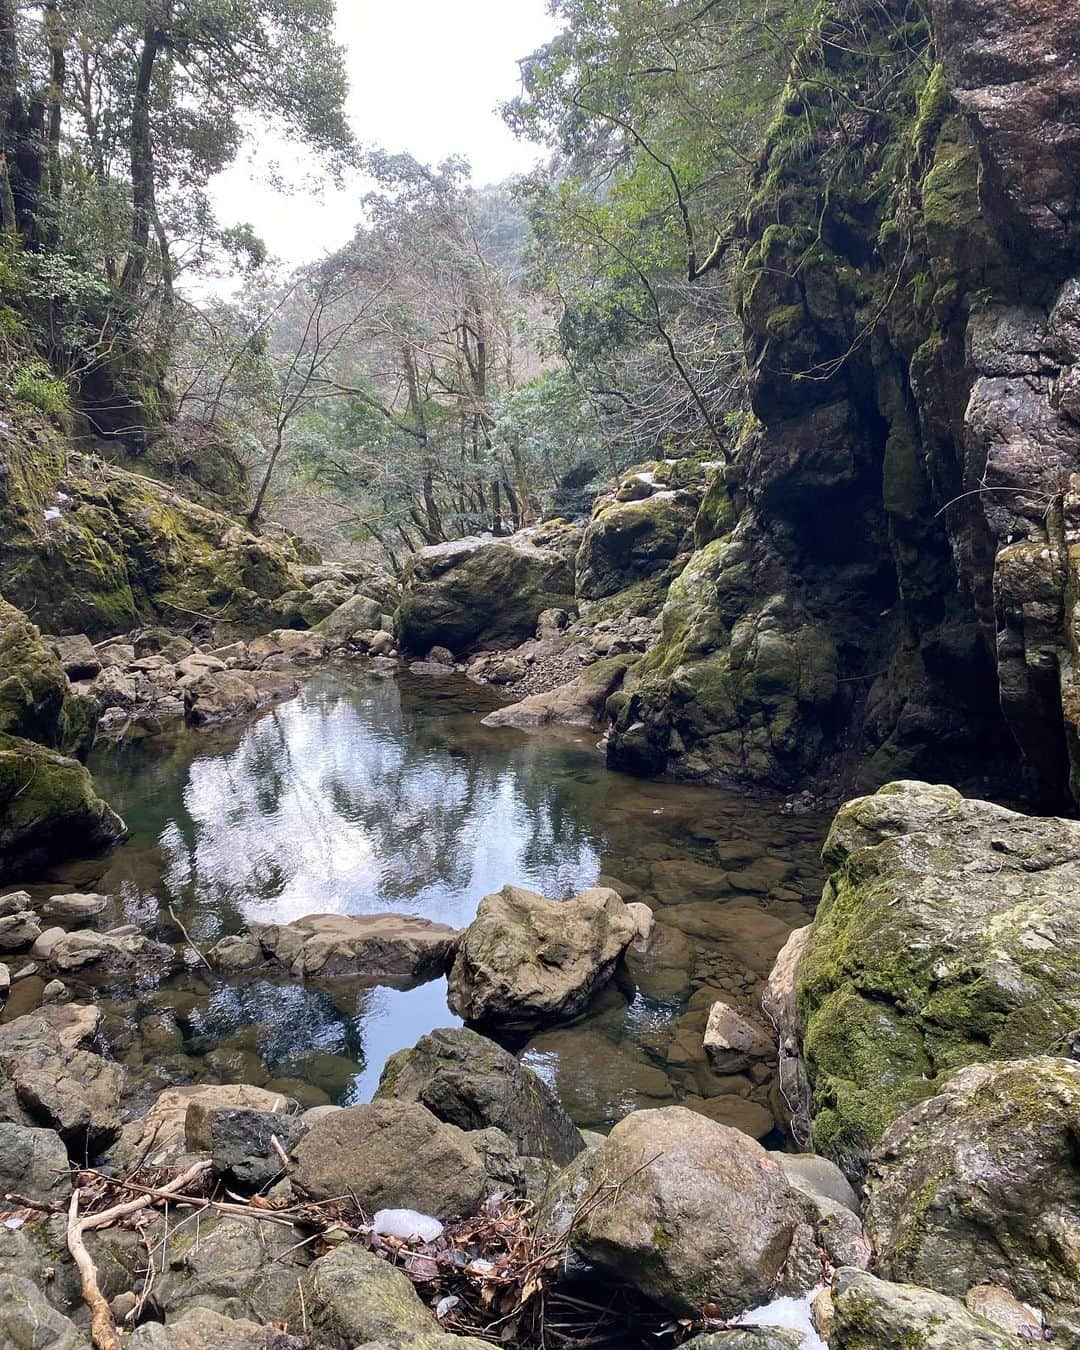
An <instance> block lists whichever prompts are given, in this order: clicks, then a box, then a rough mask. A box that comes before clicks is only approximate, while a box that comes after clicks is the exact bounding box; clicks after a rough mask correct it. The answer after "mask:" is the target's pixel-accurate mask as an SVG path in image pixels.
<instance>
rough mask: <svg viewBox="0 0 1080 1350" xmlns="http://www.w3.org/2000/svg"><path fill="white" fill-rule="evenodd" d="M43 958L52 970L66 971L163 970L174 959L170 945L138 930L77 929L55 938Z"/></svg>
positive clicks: (66, 972)
mask: <svg viewBox="0 0 1080 1350" xmlns="http://www.w3.org/2000/svg"><path fill="white" fill-rule="evenodd" d="M45 959H46V960H47V962H48V964H49V966H50V967H51V968H52V969H53V970H57V971H60V972H61V973H62V974H69V973H71V972H72V971H77V970H85V969H87V968H88V967H91V966H92V967H95V968H97V969H100V970H107V971H112V972H116V971H122V970H133V969H134V968H135V967H136V966H138V967H139V969H140V970H143V969H152V968H156V969H159V970H161V969H166V970H167V969H168V968H169V967H170V966H172V965H173V964H175V962H176V959H177V958H176V953H175V952H174V951H173V949H172V948H171V947H167V946H165V944H164V943H161V942H154V941H153V940H152V939H151V938H148V937H146V936H144V934H142V933H95V932H91V931H90V930H88V929H80V930H79V931H77V932H74V933H65V934H64V935H63V937H59V938H57V939H56V941H55V942H53V943H52V944H51V945H50V947H49V953H48V956H47V957H46V958H45Z"/></svg>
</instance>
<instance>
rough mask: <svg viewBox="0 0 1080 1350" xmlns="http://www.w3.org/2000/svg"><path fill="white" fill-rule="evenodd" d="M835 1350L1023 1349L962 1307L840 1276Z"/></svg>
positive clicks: (858, 1274) (850, 1273)
mask: <svg viewBox="0 0 1080 1350" xmlns="http://www.w3.org/2000/svg"><path fill="white" fill-rule="evenodd" d="M831 1303H832V1312H833V1319H834V1320H833V1324H832V1333H831V1335H830V1336H829V1345H830V1347H831V1350H1008V1348H1009V1347H1011V1350H1017V1346H1019V1345H1021V1344H1023V1342H1021V1341H1019V1340H1018V1339H1017V1338H1016V1337H1015V1336H1007V1335H1006V1334H1005V1333H1004V1332H1002V1331H999V1330H998V1329H997V1328H996V1327H993V1326H991V1325H990V1323H989V1322H984V1321H983V1320H982V1319H981V1318H978V1317H973V1316H972V1314H971V1313H969V1312H968V1310H967V1309H966V1308H965V1307H964V1305H963V1304H962V1303H958V1302H957V1300H956V1299H953V1298H948V1297H946V1296H945V1295H944V1294H936V1293H933V1292H932V1291H931V1290H929V1289H920V1288H919V1287H918V1286H917V1285H912V1284H889V1283H888V1282H887V1281H885V1280H879V1279H877V1278H875V1276H873V1275H869V1274H867V1272H866V1271H864V1270H850V1269H847V1268H845V1269H843V1270H838V1271H837V1272H836V1277H835V1279H834V1281H833V1286H832V1299H831Z"/></svg>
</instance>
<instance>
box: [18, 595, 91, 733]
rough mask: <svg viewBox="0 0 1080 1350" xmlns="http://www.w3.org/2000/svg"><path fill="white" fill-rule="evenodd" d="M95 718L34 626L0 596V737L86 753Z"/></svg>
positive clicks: (88, 700) (84, 699) (89, 702)
mask: <svg viewBox="0 0 1080 1350" xmlns="http://www.w3.org/2000/svg"><path fill="white" fill-rule="evenodd" d="M96 721H97V710H96V704H95V703H94V702H93V701H92V700H91V699H88V698H85V697H82V696H80V695H78V694H75V693H73V692H72V689H71V685H70V683H69V682H68V678H67V676H66V675H65V674H64V670H63V667H62V666H61V664H60V662H59V660H58V659H57V657H56V656H55V655H54V654H53V653H52V652H51V651H50V650H49V648H48V647H47V646H46V645H45V643H44V642H43V641H42V638H41V634H40V632H39V631H38V629H37V628H36V627H35V625H34V624H32V623H31V622H30V620H29V619H28V618H27V616H26V615H25V614H23V613H22V611H21V610H18V609H16V608H15V607H14V606H13V605H9V604H7V602H6V601H4V600H3V599H0V735H7V736H22V737H25V738H26V739H27V740H33V741H40V742H41V744H42V745H47V746H50V747H51V748H53V749H56V750H60V751H62V752H64V753H66V754H76V755H84V754H85V753H86V752H87V751H88V750H89V748H90V743H91V741H92V740H93V736H94V726H95V724H96Z"/></svg>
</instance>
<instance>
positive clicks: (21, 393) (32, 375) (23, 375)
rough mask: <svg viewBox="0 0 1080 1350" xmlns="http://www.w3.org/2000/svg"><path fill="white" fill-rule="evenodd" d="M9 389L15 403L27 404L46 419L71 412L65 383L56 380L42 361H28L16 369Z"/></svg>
mask: <svg viewBox="0 0 1080 1350" xmlns="http://www.w3.org/2000/svg"><path fill="white" fill-rule="evenodd" d="M9 388H10V394H11V397H12V398H13V399H15V400H16V402H18V403H26V404H29V406H30V407H31V408H36V409H37V411H38V412H40V413H45V414H46V416H48V417H63V416H64V414H65V413H68V412H70V410H71V397H70V395H69V393H68V387H67V382H66V381H65V380H58V379H57V378H56V377H55V376H54V375H53V373H52V370H51V369H50V367H49V366H48V365H46V363H45V362H44V361H40V360H39V361H30V362H29V363H28V364H27V365H24V366H21V367H20V368H19V369H17V370H16V371H15V372H14V374H13V376H12V377H11V382H10V387H9Z"/></svg>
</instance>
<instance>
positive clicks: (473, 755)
mask: <svg viewBox="0 0 1080 1350" xmlns="http://www.w3.org/2000/svg"><path fill="white" fill-rule="evenodd" d="M491 705H492V697H491V695H490V693H489V691H486V690H483V689H481V688H478V687H476V686H473V685H470V684H468V683H467V682H466V681H463V680H438V681H433V680H427V681H425V680H418V679H415V678H411V677H408V676H406V677H403V678H402V679H400V680H386V679H379V678H376V677H374V676H364V675H360V674H356V673H355V672H350V673H334V672H323V673H321V674H319V675H317V676H315V677H314V678H312V679H311V680H310V681H309V682H308V683H307V685H306V686H305V688H304V689H303V691H302V692H301V694H300V696H299V697H298V698H296V699H295V700H293V701H292V702H289V703H287V704H284V705H281V706H279V707H278V708H276V709H274V710H273V711H272V712H268V713H266V714H265V715H263V716H261V717H260V718H258V719H257V720H256V721H254V722H252V723H250V724H248V725H246V726H243V727H239V728H233V729H231V730H229V731H226V732H223V733H220V734H216V735H207V734H205V733H203V734H198V735H195V734H192V733H188V732H177V733H175V734H173V735H171V736H169V737H166V738H162V737H158V738H154V739H147V740H145V741H141V742H127V743H123V744H120V745H114V746H102V747H100V748H99V749H98V750H97V751H96V752H95V755H94V758H93V764H92V767H93V770H94V772H95V775H96V777H97V780H98V783H99V785H100V788H101V790H102V792H103V794H104V795H105V796H106V797H107V798H108V799H109V800H110V801H111V802H112V803H113V804H114V805H115V806H116V807H117V809H118V810H120V811H121V813H122V814H123V815H124V817H125V818H126V819H127V821H128V824H129V826H130V828H131V831H132V836H131V839H130V841H129V842H128V843H126V844H125V845H124V846H122V847H121V848H120V849H118V850H116V852H115V853H113V854H112V855H111V857H109V858H108V859H106V860H104V861H101V860H96V861H92V862H86V861H84V862H78V863H75V864H70V865H68V866H66V867H65V869H64V870H63V872H62V873H60V874H58V875H57V876H56V877H55V878H54V881H53V884H52V885H50V886H49V887H47V888H45V889H46V893H52V892H53V891H55V890H56V889H58V886H57V884H56V883H57V882H62V883H63V887H62V888H63V889H94V890H99V891H101V892H102V893H106V894H109V895H110V896H113V897H115V899H114V901H113V904H112V906H111V908H110V910H109V911H107V912H106V913H105V914H104V915H102V916H101V918H100V920H96V921H95V922H98V923H100V924H101V925H102V926H107V925H108V924H111V923H116V922H118V921H120V920H124V921H128V922H136V923H138V924H139V925H140V926H141V927H143V928H145V929H148V930H149V931H151V932H154V933H155V934H156V935H158V936H161V937H163V938H165V939H167V940H169V941H173V942H175V941H176V940H177V939H178V937H179V934H178V933H177V931H176V929H175V928H174V927H173V926H172V924H171V923H170V921H169V919H168V909H169V907H170V906H171V907H172V908H173V909H174V910H175V911H176V913H177V914H178V915H179V917H180V918H181V920H182V921H183V922H184V924H185V925H186V927H187V929H188V931H189V932H190V934H191V935H192V937H193V938H194V939H195V941H196V942H197V943H198V944H199V945H200V946H205V945H209V944H210V943H212V942H214V941H216V940H217V938H219V937H221V936H222V935H224V934H226V933H230V932H235V931H237V930H238V929H240V928H241V927H243V926H244V924H245V923H246V922H248V921H249V920H262V921H270V920H277V921H287V920H289V919H293V918H297V917H299V916H300V915H302V914H309V913H318V912H324V913H325V912H337V913H351V914H365V913H375V912H379V911H388V910H389V911H398V912H406V913H410V914H415V915H419V916H422V917H428V918H432V919H436V920H440V921H442V922H446V923H451V924H453V925H455V926H462V925H464V924H466V923H468V922H469V920H470V919H471V918H472V916H473V914H474V913H475V910H476V906H477V904H478V902H479V900H480V899H481V898H482V896H484V895H485V894H486V893H488V892H489V891H492V890H496V889H498V887H500V886H502V885H504V884H505V883H507V882H514V883H517V884H519V885H525V886H529V887H532V888H533V889H535V890H538V891H541V892H543V893H545V894H547V895H549V896H552V897H556V898H559V897H566V896H568V895H570V894H572V893H573V892H574V891H576V890H578V889H580V888H581V887H582V886H586V885H590V884H593V883H594V882H596V881H597V880H598V879H600V880H602V881H605V882H607V881H609V880H610V881H613V882H614V883H615V884H617V887H618V889H620V891H621V892H622V893H623V894H624V896H625V897H626V898H627V899H642V900H644V901H646V902H647V903H648V904H650V905H651V906H652V907H653V908H654V911H655V915H656V919H657V925H656V930H655V934H654V938H653V941H652V944H651V945H650V948H649V951H648V952H647V953H637V954H634V953H631V954H630V955H629V956H628V959H627V962H626V964H625V968H623V969H621V970H620V972H619V974H618V977H617V980H616V981H615V982H614V983H613V984H612V985H611V986H610V987H609V988H608V989H607V990H605V991H604V993H603V994H602V995H601V996H600V997H599V998H598V999H597V1000H596V1001H595V1003H594V1004H593V1006H592V1007H591V1008H590V1009H589V1012H588V1014H587V1016H586V1017H585V1018H584V1019H583V1020H581V1021H580V1022H579V1023H577V1024H575V1025H574V1026H572V1027H567V1028H558V1029H553V1030H549V1031H545V1032H542V1033H540V1034H538V1035H536V1036H534V1037H533V1038H532V1039H531V1040H530V1041H529V1043H528V1044H527V1045H525V1046H524V1047H522V1054H523V1057H524V1058H525V1059H526V1060H527V1062H529V1063H530V1064H532V1065H534V1067H536V1068H537V1070H538V1071H540V1072H541V1073H542V1074H543V1075H544V1076H545V1077H546V1078H547V1079H548V1080H549V1081H550V1082H551V1083H552V1084H553V1086H554V1087H555V1088H556V1089H557V1091H558V1092H559V1094H560V1096H561V1097H562V1098H563V1100H564V1101H565V1103H566V1105H567V1107H568V1109H569V1110H570V1111H571V1113H572V1114H573V1115H574V1116H575V1118H576V1119H577V1120H578V1122H579V1123H580V1124H582V1125H587V1126H594V1127H595V1126H600V1127H602V1126H605V1125H609V1124H611V1123H612V1122H613V1121H614V1120H616V1119H618V1118H619V1117H620V1116H621V1115H622V1114H624V1113H625V1112H626V1111H627V1110H630V1109H632V1108H633V1107H635V1106H652V1105H657V1104H659V1103H663V1102H668V1101H672V1100H682V1101H685V1102H686V1103H687V1104H688V1105H691V1106H694V1107H695V1109H699V1110H703V1111H707V1112H708V1113H709V1114H712V1115H713V1116H715V1118H717V1119H725V1120H728V1121H729V1122H731V1123H737V1124H741V1125H742V1126H743V1127H744V1128H747V1129H751V1130H753V1131H756V1132H757V1133H759V1134H760V1133H762V1131H763V1130H767V1129H768V1128H769V1124H768V1122H769V1121H770V1120H771V1116H770V1114H769V1112H770V1110H772V1109H773V1105H774V1104H775V1103H774V1102H773V1097H774V1095H775V1090H774V1088H773V1085H772V1084H771V1083H770V1082H769V1081H768V1080H767V1078H764V1077H763V1076H762V1075H761V1074H758V1075H757V1076H756V1077H755V1076H753V1075H738V1074H736V1075H730V1074H729V1075H727V1076H723V1077H721V1076H718V1075H716V1074H713V1073H712V1071H711V1069H710V1068H709V1066H708V1064H707V1063H706V1062H705V1057H704V1053H703V1050H702V1045H701V1036H702V1032H703V1030H704V1023H705V1019H706V1017H707V1015H708V1007H709V1004H710V1003H711V1001H712V1000H713V999H715V998H718V997H723V998H726V999H728V1000H729V1001H732V1002H733V1003H735V1005H736V1006H738V1007H740V1008H743V1009H750V1010H753V1009H754V1008H755V1007H756V1004H757V1000H759V998H760V990H761V981H762V977H763V973H764V971H766V970H767V969H768V966H769V964H770V963H771V960H772V956H773V955H774V954H775V952H776V950H778V948H779V946H780V944H781V943H782V942H783V940H784V938H785V936H786V934H787V933H788V932H789V931H790V929H791V928H792V927H794V926H796V925H798V924H801V923H805V922H806V921H807V918H808V917H809V911H810V906H811V905H812V903H813V900H814V898H815V896H816V894H817V891H818V888H819V885H820V877H819V872H818V864H817V861H816V853H817V849H818V847H819V846H820V840H821V838H822V835H823V832H824V822H823V821H820V820H812V819H792V818H791V817H787V816H784V815H782V814H781V813H780V812H779V810H778V808H777V805H776V804H771V803H768V802H762V801H751V800H747V799H745V798H742V797H738V796H735V795H733V794H730V793H722V792H707V791H703V790H700V789H694V788H687V787H680V786H676V785H672V784H665V783H656V782H642V781H640V780H636V779H631V778H625V777H622V776H620V775H616V774H609V773H607V772H606V771H605V769H604V767H603V763H602V760H601V758H600V756H599V755H598V754H597V752H596V749H595V746H594V744H593V743H592V737H591V736H589V735H588V734H586V733H581V734H580V735H577V734H573V735H565V736H562V735H548V734H543V735H527V734H523V733H520V732H515V731H511V730H492V729H487V728H484V727H482V726H481V725H480V719H481V717H482V716H483V714H484V713H485V712H486V711H488V710H489V709H490V707H491ZM77 992H78V991H77ZM85 992H89V993H91V994H92V996H94V997H96V998H97V999H98V1000H99V1002H101V1004H102V1006H103V1007H104V1008H105V1010H106V1011H107V1014H108V1017H107V1022H106V1036H107V1038H108V1040H109V1042H110V1044H111V1046H112V1049H113V1052H114V1053H115V1054H116V1055H117V1057H118V1058H120V1059H122V1060H123V1062H124V1063H125V1065H126V1066H127V1068H128V1069H129V1071H130V1073H131V1075H132V1080H133V1081H134V1082H136V1083H137V1084H139V1085H140V1091H141V1094H142V1097H143V1099H145V1098H146V1097H147V1096H149V1094H150V1093H152V1092H155V1091H157V1090H159V1089H160V1088H161V1087H162V1086H165V1085H166V1084H167V1083H173V1082H190V1081H199V1080H210V1081H246V1082H252V1083H257V1084H259V1085H269V1086H273V1087H274V1088H276V1089H279V1090H281V1091H285V1092H288V1093H290V1094H292V1095H295V1096H298V1097H300V1098H301V1099H302V1100H303V1101H304V1102H305V1103H308V1104H317V1103H319V1102H324V1101H330V1100H333V1101H339V1102H358V1101H363V1100H366V1099H368V1098H369V1097H370V1095H371V1093H372V1092H373V1091H374V1088H375V1086H376V1084H377V1082H378V1078H379V1075H380V1073H381V1071H382V1068H383V1065H384V1064H385V1062H386V1058H387V1056H388V1055H390V1054H391V1053H393V1051H395V1050H397V1049H400V1048H402V1047H404V1046H407V1045H411V1044H413V1043H414V1042H415V1041H416V1040H417V1039H418V1038H419V1036H421V1035H422V1034H423V1033H424V1032H425V1031H428V1030H430V1029H431V1028H433V1027H436V1026H445V1025H448V1024H451V1023H453V1021H454V1019H453V1017H452V1016H451V1015H450V1013H449V1011H448V1009H447V1006H446V994H445V983H444V982H443V981H437V982H434V983H431V984H428V985H423V986H421V987H419V988H415V989H386V988H378V987H376V988H371V987H364V986H363V985H362V984H361V983H360V982H356V981H346V982H339V983H332V984H325V985H318V984H315V983H304V984H301V983H298V982H296V981H293V980H291V979H290V978H289V977H287V976H286V975H284V974H280V975H278V976H276V977H274V978H269V977H267V976H266V975H265V974H264V973H263V974H259V975H258V976H252V977H246V978H244V977H241V978H237V979H234V980H226V979H222V978H221V977H220V976H218V975H217V974H212V973H211V972H209V971H207V970H205V968H200V967H199V966H198V964H197V962H196V960H195V958H194V957H191V956H190V955H189V958H188V965H187V967H186V968H184V969H182V970H181V971H180V972H178V973H177V974H176V975H175V976H173V977H172V978H171V979H169V980H167V981H161V980H159V979H157V978H154V977H153V976H151V975H146V974H144V975H143V976H141V977H140V980H139V982H138V984H137V985H135V986H133V985H131V984H130V983H129V984H127V985H120V984H118V983H115V982H107V981H103V982H101V983H100V984H99V985H98V987H97V988H96V989H92V990H89V991H85ZM763 1122H764V1123H763Z"/></svg>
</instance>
